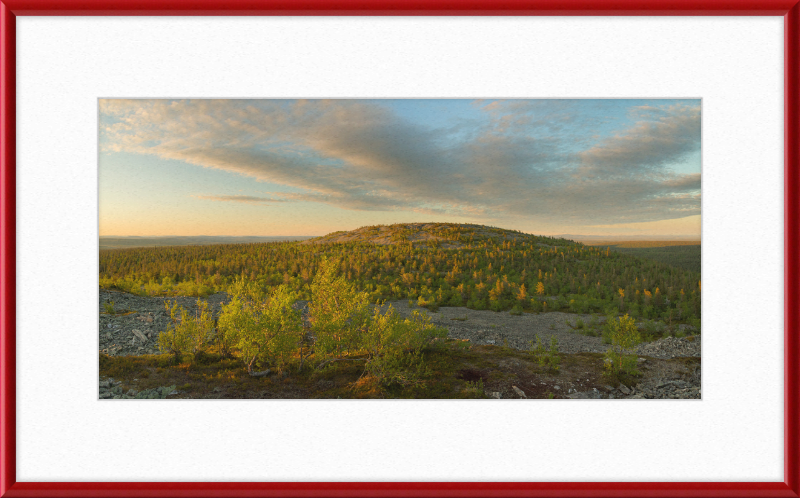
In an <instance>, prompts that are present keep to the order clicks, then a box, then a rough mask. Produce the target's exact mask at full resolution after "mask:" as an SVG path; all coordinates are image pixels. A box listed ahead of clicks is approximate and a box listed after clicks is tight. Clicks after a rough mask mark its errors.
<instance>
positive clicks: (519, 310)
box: [509, 304, 522, 316]
mask: <svg viewBox="0 0 800 498" xmlns="http://www.w3.org/2000/svg"><path fill="white" fill-rule="evenodd" d="M509 313H510V314H512V315H514V316H520V315H522V306H520V305H518V304H517V305H515V306H514V307H513V308H511V311H509Z"/></svg>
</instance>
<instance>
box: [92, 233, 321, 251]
mask: <svg viewBox="0 0 800 498" xmlns="http://www.w3.org/2000/svg"><path fill="white" fill-rule="evenodd" d="M309 238H311V237H310V236H309V237H306V236H293V235H287V236H276V237H259V236H245V237H233V236H211V235H198V236H164V237H136V236H129V237H109V236H105V237H104V236H101V237H100V249H129V248H132V247H164V246H207V245H213V244H252V243H257V242H290V241H296V240H306V239H309Z"/></svg>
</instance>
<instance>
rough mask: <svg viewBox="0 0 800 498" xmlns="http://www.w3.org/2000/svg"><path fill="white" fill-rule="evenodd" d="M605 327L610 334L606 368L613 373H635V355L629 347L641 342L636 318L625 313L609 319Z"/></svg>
mask: <svg viewBox="0 0 800 498" xmlns="http://www.w3.org/2000/svg"><path fill="white" fill-rule="evenodd" d="M607 328H608V329H609V331H610V334H611V347H610V348H609V349H608V351H607V352H606V362H605V363H606V368H608V369H609V370H610V371H611V372H613V373H615V374H619V373H626V374H635V373H637V372H636V363H637V356H636V355H635V354H632V353H631V349H632V348H634V347H635V346H636V345H637V344H639V343H640V342H641V336H640V335H639V330H638V329H637V328H636V320H634V319H633V318H632V317H630V316H628V315H625V316H621V317H619V319H617V320H610V325H609V324H607Z"/></svg>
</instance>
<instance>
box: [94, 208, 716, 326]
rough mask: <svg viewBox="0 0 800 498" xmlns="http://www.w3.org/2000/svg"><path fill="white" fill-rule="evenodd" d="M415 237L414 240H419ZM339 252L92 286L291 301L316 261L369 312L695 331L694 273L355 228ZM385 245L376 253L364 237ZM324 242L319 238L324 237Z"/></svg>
mask: <svg viewBox="0 0 800 498" xmlns="http://www.w3.org/2000/svg"><path fill="white" fill-rule="evenodd" d="M420 231H424V232H425V235H426V237H424V238H423V237H420V236H419V235H420ZM357 232H358V234H359V237H355V238H353V240H350V241H348V242H328V243H314V242H315V241H314V240H313V239H312V240H310V241H305V242H281V243H254V244H221V245H207V246H183V247H153V248H136V249H116V250H101V251H100V286H101V287H104V288H108V289H117V290H122V291H126V292H131V293H134V294H138V295H185V296H200V297H202V296H208V295H210V294H212V293H215V292H222V291H228V290H229V289H230V288H231V286H232V285H234V283H235V282H236V281H237V279H239V278H242V279H244V280H246V281H247V282H249V283H251V284H253V285H256V286H257V287H259V288H261V289H262V290H264V291H267V290H269V289H271V288H275V287H277V286H280V285H286V286H287V287H288V289H290V290H291V291H292V292H293V293H295V295H296V296H297V297H298V298H300V299H310V298H311V283H312V281H313V279H314V276H315V274H316V271H317V269H318V267H319V265H320V263H321V261H322V260H323V259H329V260H332V261H335V263H336V266H337V269H338V271H339V274H340V275H342V276H343V277H345V278H346V280H347V281H348V282H350V283H352V284H353V285H354V286H355V288H357V289H358V290H360V291H364V292H366V293H367V295H368V296H369V299H370V301H371V302H382V301H387V300H405V299H408V300H414V301H416V303H417V304H419V305H420V306H423V307H427V308H429V309H431V310H433V311H435V310H436V309H437V308H438V307H439V306H466V307H468V308H471V309H478V310H486V309H488V310H493V311H511V312H512V313H521V312H548V311H571V312H575V313H606V314H608V313H618V312H619V313H628V314H630V316H633V317H637V318H643V319H660V320H664V321H668V322H669V323H673V322H680V323H689V324H692V325H694V326H696V327H698V328H699V324H700V315H701V306H700V290H701V282H700V272H699V271H690V270H687V269H684V268H680V267H678V266H673V265H669V264H666V263H664V262H661V261H656V260H653V259H647V258H642V257H637V256H636V255H634V254H627V253H625V252H621V251H618V250H611V249H610V248H608V247H593V246H587V245H584V244H580V243H577V242H573V241H570V240H566V239H555V238H550V237H543V236H535V235H530V234H524V233H521V232H516V231H510V230H502V229H499V228H493V227H481V226H478V225H459V224H448V223H438V224H428V225H425V228H424V229H419V228H418V226H417V227H416V228H415V226H410V225H407V224H405V225H404V224H401V225H391V226H389V227H388V229H387V228H386V227H380V226H376V227H363V228H362V229H359V231H357ZM378 233H380V234H382V235H386V234H388V235H387V237H388V239H390V241H391V243H384V244H376V243H374V242H371V241H370V237H369V236H370V235H375V234H378ZM328 237H330V236H328Z"/></svg>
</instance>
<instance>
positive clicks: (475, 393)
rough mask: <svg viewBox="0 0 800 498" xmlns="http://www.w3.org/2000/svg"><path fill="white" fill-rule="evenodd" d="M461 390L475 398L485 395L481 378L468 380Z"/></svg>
mask: <svg viewBox="0 0 800 498" xmlns="http://www.w3.org/2000/svg"><path fill="white" fill-rule="evenodd" d="M463 392H464V394H466V395H468V396H471V397H475V398H484V397H486V394H485V391H484V387H483V379H478V380H476V381H474V382H472V381H469V380H468V381H467V382H466V384H465V385H464V389H463Z"/></svg>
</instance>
